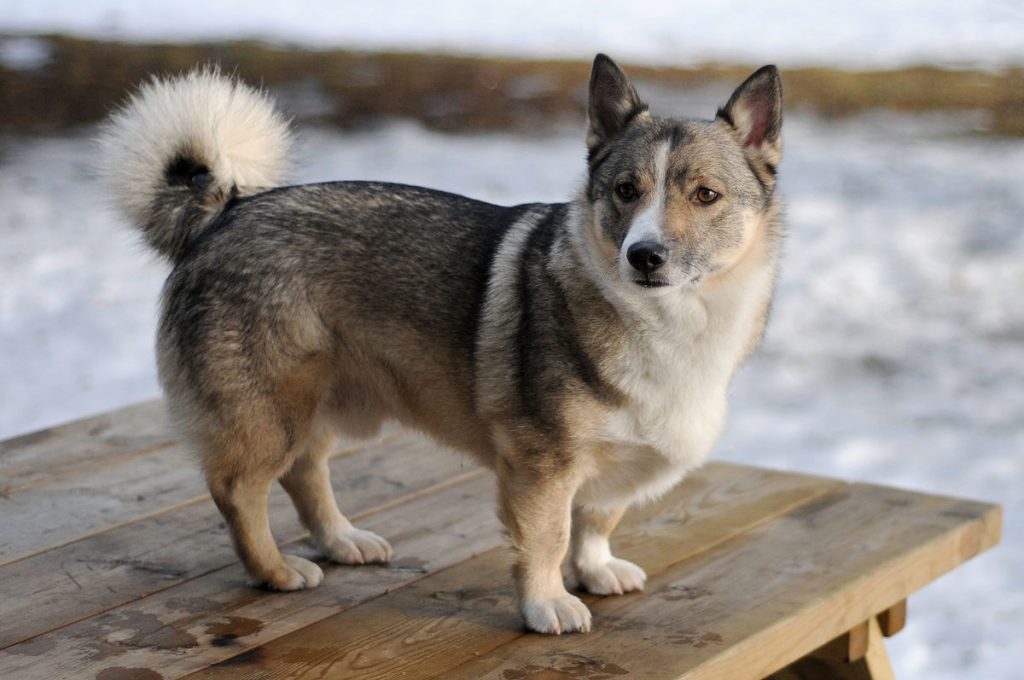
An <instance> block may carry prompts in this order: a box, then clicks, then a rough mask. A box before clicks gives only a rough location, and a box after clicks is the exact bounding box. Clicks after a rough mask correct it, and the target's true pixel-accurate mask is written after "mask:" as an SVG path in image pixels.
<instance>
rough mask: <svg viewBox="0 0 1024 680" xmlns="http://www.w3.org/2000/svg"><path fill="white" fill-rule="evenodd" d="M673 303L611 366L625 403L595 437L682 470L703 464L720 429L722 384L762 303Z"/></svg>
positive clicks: (745, 299)
mask: <svg viewBox="0 0 1024 680" xmlns="http://www.w3.org/2000/svg"><path fill="white" fill-rule="evenodd" d="M762 297H764V295H763V293H762ZM659 302H660V301H659ZM672 302H673V304H676V305H677V306H676V307H671V308H670V307H668V306H667V305H665V306H663V307H662V308H659V309H658V312H659V314H658V315H657V318H653V319H650V320H649V321H650V322H649V323H647V324H646V325H645V326H643V327H640V328H638V329H637V331H636V332H635V333H633V334H632V336H631V337H630V340H629V342H628V343H627V346H626V351H625V352H623V353H622V354H621V355H620V356H618V357H616V360H615V361H614V362H613V364H612V366H613V368H612V376H611V377H612V379H613V380H614V381H615V383H616V384H617V386H618V387H619V389H621V390H622V392H623V393H625V394H626V395H627V402H626V404H625V405H624V406H622V407H621V408H618V409H616V410H614V411H613V412H611V413H610V414H609V416H608V418H607V420H606V422H605V423H604V428H603V432H602V436H603V437H604V438H605V439H606V440H607V441H609V442H611V443H615V444H617V445H621V446H624V447H650V448H651V449H654V450H655V451H656V452H658V453H659V454H660V455H661V456H664V457H665V458H666V459H667V461H668V462H669V463H670V465H671V466H672V467H678V468H681V469H683V470H686V469H691V468H693V467H695V466H697V465H699V464H700V463H701V462H703V460H704V458H705V457H706V456H707V454H708V453H709V452H710V450H711V448H712V446H713V445H714V443H715V440H716V439H717V438H718V435H719V433H720V432H721V430H722V426H723V424H724V422H725V416H726V410H727V408H726V393H727V390H728V386H729V382H730V380H731V378H732V375H733V373H734V372H735V370H736V367H737V366H738V365H739V362H740V361H741V360H742V358H743V356H744V355H745V353H746V351H747V349H748V347H749V345H750V342H751V338H752V335H753V333H755V332H756V330H755V324H756V323H757V321H758V316H759V315H760V314H762V313H763V304H761V305H758V304H757V300H756V297H755V296H753V295H750V296H737V295H721V296H718V297H714V298H698V297H697V296H696V295H690V296H686V297H684V298H683V299H682V301H679V300H676V301H672ZM651 316H653V315H651Z"/></svg>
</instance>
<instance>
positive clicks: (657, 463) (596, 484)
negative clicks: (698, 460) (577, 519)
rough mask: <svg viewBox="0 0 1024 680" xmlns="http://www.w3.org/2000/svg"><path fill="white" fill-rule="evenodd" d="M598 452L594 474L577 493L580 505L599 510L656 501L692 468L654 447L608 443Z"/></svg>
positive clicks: (594, 461)
mask: <svg viewBox="0 0 1024 680" xmlns="http://www.w3.org/2000/svg"><path fill="white" fill-rule="evenodd" d="M598 451H599V452H598V453H597V454H596V455H595V457H594V460H593V467H592V468H591V470H590V473H591V474H590V475H589V476H588V478H587V479H586V481H585V482H584V483H583V484H582V485H581V486H580V488H579V490H578V491H577V492H576V503H577V504H578V505H583V506H585V507H588V508H593V509H596V510H612V509H614V508H619V507H622V506H629V505H635V504H638V503H645V502H647V501H652V500H655V499H657V498H658V497H660V496H661V495H662V494H664V493H665V492H667V491H668V490H669V489H671V488H672V487H673V486H675V485H676V484H678V483H679V482H680V481H681V480H682V479H683V477H684V476H685V475H686V472H687V471H688V470H689V469H690V468H689V467H687V466H686V465H683V464H681V463H680V462H679V461H677V460H672V459H670V458H668V457H666V456H665V455H663V454H662V453H661V452H660V451H658V450H656V449H654V448H652V447H650V446H643V445H629V444H608V445H605V446H602V447H599V449H598Z"/></svg>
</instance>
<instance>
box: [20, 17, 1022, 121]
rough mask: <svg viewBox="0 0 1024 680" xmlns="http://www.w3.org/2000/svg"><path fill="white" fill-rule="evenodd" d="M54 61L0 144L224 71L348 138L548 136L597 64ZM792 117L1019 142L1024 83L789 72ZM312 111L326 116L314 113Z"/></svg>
mask: <svg viewBox="0 0 1024 680" xmlns="http://www.w3.org/2000/svg"><path fill="white" fill-rule="evenodd" d="M44 39H45V40H47V41H48V42H50V44H51V45H52V47H53V57H54V58H53V59H52V60H51V61H50V62H49V63H48V64H47V65H45V66H44V67H42V68H40V69H38V70H35V71H13V70H9V69H5V68H3V67H0V93H2V95H0V132H19V133H25V132H48V131H54V130H58V129H61V128H64V127H67V126H72V125H78V124H84V123H91V122H94V121H96V120H99V119H100V118H102V117H103V116H104V115H106V114H107V113H108V112H109V111H110V110H111V108H112V107H113V106H114V105H115V104H116V103H117V102H118V101H120V100H121V98H122V97H123V96H124V94H125V92H126V91H127V90H129V89H130V88H131V87H133V86H134V85H135V84H137V83H138V82H139V81H141V80H143V79H144V78H146V77H147V76H148V75H149V74H151V73H177V72H180V71H184V70H187V69H189V68H191V67H192V66H194V65H195V64H199V63H219V64H220V65H221V66H222V67H223V68H224V69H225V70H228V71H235V72H237V73H238V74H240V75H241V76H243V77H244V78H246V79H247V80H251V81H254V82H262V83H264V84H265V85H266V86H268V87H270V88H271V89H273V90H274V91H275V93H276V94H278V95H279V96H282V97H284V98H286V99H289V100H290V101H288V102H286V106H287V108H289V110H293V111H298V117H299V118H302V119H315V120H321V121H325V122H331V123H334V124H337V125H340V126H344V127H355V126H362V125H370V124H374V123H375V122H378V121H380V120H381V119H385V118H391V117H401V118H410V119H415V120H418V121H421V122H422V123H424V124H425V125H427V126H428V127H431V128H434V129H441V130H502V129H512V130H517V131H527V130H537V129H543V128H544V127H546V126H548V125H550V124H551V123H552V122H557V121H562V120H566V119H568V118H575V119H578V118H579V117H580V116H581V115H582V111H583V107H584V103H585V92H586V90H585V86H586V81H587V77H588V71H589V64H587V63H583V62H569V61H525V60H515V59H500V58H473V57H459V56H448V55H437V54H397V53H357V52H348V51H343V50H332V51H323V52H310V51H303V50H297V49H288V48H285V47H274V46H269V45H265V44H257V43H251V42H238V43H225V44H196V45H139V44H127V43H109V42H97V41H92V40H84V39H77V38H69V37H64V36H46V37H45V38H44ZM751 70H752V66H749V65H735V66H716V65H708V66H701V67H698V68H692V69H674V68H673V69H669V68H650V67H630V68H629V71H630V73H631V74H633V75H634V76H635V77H637V78H638V79H643V80H646V81H650V82H656V83H659V84H663V85H666V86H675V87H687V86H694V85H703V84H707V83H708V82H709V81H727V82H730V83H734V82H738V81H739V80H741V79H742V78H743V77H744V76H745V75H747V74H748V73H750V71H751ZM783 77H784V81H785V85H786V99H787V105H788V106H794V105H797V106H800V107H804V108H809V109H812V110H815V111H818V112H820V113H822V114H824V115H828V116H844V115H849V114H853V113H857V112H860V111H864V110H867V109H875V108H884V109H891V110H897V111H907V112H920V111H964V110H981V111H985V112H988V114H989V115H988V119H989V122H988V128H987V130H988V131H989V132H992V133H995V134H1006V135H1024V70H1022V69H1014V70H1008V71H1004V72H1000V73H983V72H973V71H949V70H942V69H937V68H929V67H919V68H908V69H900V70H891V71H872V72H847V71H839V70H832V69H818V68H807V69H789V70H787V71H786V72H785V73H784V76H783ZM310 101H315V102H318V103H317V104H316V105H310V104H309V102H310Z"/></svg>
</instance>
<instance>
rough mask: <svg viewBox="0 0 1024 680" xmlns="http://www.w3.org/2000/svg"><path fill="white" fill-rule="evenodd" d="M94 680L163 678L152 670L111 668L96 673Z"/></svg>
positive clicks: (152, 679) (160, 679)
mask: <svg viewBox="0 0 1024 680" xmlns="http://www.w3.org/2000/svg"><path fill="white" fill-rule="evenodd" d="M96 680H164V676H162V675H160V674H159V673H157V672H156V671H154V670H153V669H152V668H126V667H124V666H113V667H111V668H104V669H103V670H101V671H100V672H99V673H97V674H96Z"/></svg>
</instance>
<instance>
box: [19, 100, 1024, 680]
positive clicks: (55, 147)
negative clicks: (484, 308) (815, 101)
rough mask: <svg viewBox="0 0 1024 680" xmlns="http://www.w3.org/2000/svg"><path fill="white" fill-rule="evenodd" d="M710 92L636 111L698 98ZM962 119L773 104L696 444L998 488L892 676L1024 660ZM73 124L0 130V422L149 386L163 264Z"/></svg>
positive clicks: (494, 161)
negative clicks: (743, 263)
mask: <svg viewBox="0 0 1024 680" xmlns="http://www.w3.org/2000/svg"><path fill="white" fill-rule="evenodd" d="M725 94H726V93H725V92H718V91H715V92H710V93H707V94H705V95H702V96H701V97H699V98H698V99H700V100H701V101H700V106H699V107H697V108H694V102H695V100H694V95H693V94H692V93H680V94H677V95H673V94H672V93H664V92H663V93H659V94H658V95H657V97H656V98H655V99H656V101H655V102H654V105H655V109H656V110H659V109H660V110H662V111H670V110H677V111H680V112H681V113H686V114H692V115H703V114H706V113H709V112H710V110H711V108H710V107H711V102H710V101H704V99H706V98H707V97H711V98H712V99H719V98H721V97H723V96H725ZM683 102H685V105H684V104H683ZM964 122H965V121H963V120H961V119H953V118H946V117H942V116H936V117H932V118H921V117H916V118H910V117H897V116H893V115H881V114H878V115H873V116H868V117H863V118H859V119H855V120H849V121H846V122H841V123H836V122H831V123H830V122H824V121H822V120H818V119H814V118H808V117H802V116H799V115H794V116H790V117H789V119H788V120H787V122H786V129H785V132H786V158H785V160H784V162H783V165H782V169H781V177H782V191H783V193H784V195H785V197H786V200H787V204H788V211H787V212H788V224H789V233H790V237H789V239H788V241H787V244H786V255H785V261H784V267H783V270H782V276H781V279H780V284H779V293H778V298H777V304H776V306H775V310H774V313H773V317H772V320H771V324H770V329H769V333H768V337H767V341H766V343H765V345H764V347H763V348H762V349H761V350H760V351H759V352H758V353H757V355H756V356H755V357H754V358H753V359H752V360H751V361H750V362H749V363H748V364H747V366H746V367H745V368H744V369H743V370H742V371H741V373H740V375H739V376H738V377H737V379H736V381H735V383H734V386H733V397H732V404H733V407H732V415H731V421H730V426H729V428H728V430H727V432H726V435H725V436H724V438H723V440H722V441H721V443H720V445H719V447H718V453H717V454H716V456H717V457H718V458H719V459H731V460H737V461H743V462H748V463H755V464H758V465H766V466H772V467H779V468H785V469H791V470H798V471H802V472H812V473H820V474H825V475H830V476H836V477H840V478H844V479H850V480H854V479H856V480H863V481H874V482H878V483H884V484H891V485H898V486H902V487H907V488H911V489H920V490H925V491H929V492H935V493H944V494H950V495H957V496H965V497H969V498H977V499H983V500H986V501H992V502H999V503H1002V504H1003V505H1004V507H1005V511H1006V526H1005V535H1004V539H1003V545H1001V546H1000V547H999V548H997V549H996V550H994V551H992V552H990V553H988V554H986V555H983V556H981V557H979V558H978V559H976V560H974V561H972V562H971V563H968V564H967V565H966V566H965V567H963V568H961V569H958V570H956V571H955V572H954V573H953V574H952V575H950V576H948V577H945V578H943V579H940V580H939V581H938V582H937V583H934V584H932V585H931V586H929V587H927V588H926V589H925V590H923V591H922V592H921V593H919V594H917V595H915V596H914V597H913V598H912V599H911V603H910V608H911V611H910V616H911V619H910V625H909V626H908V627H907V629H906V630H905V631H904V632H902V633H900V635H898V636H896V637H894V638H892V639H891V640H890V641H889V642H888V644H889V647H890V650H891V652H892V656H893V659H894V664H895V667H896V672H897V675H898V676H899V677H902V678H908V679H909V678H926V677H927V678H937V679H950V680H952V679H953V678H964V677H977V678H986V680H1001V679H1002V680H1009V679H1010V678H1012V677H1018V668H1019V667H1020V664H1021V663H1022V662H1024V654H1022V647H1021V644H1020V639H1021V637H1022V634H1024V584H1022V581H1021V579H1020V575H1019V574H1020V571H1019V565H1020V564H1024V522H1022V521H1021V517H1024V492H1022V489H1024V459H1022V457H1021V452H1022V451H1024V306H1022V305H1020V303H1019V295H1020V291H1021V290H1022V289H1024V231H1022V230H1021V227H1020V222H1019V216H1020V215H1021V214H1024V195H1022V192H1021V191H1020V176H1021V172H1022V169H1024V141H1021V140H1012V139H993V138H984V137H978V136H971V135H965V134H962V133H961V132H960V129H961V128H960V127H959V126H961V125H962V124H964ZM969 122H970V121H967V123H969ZM91 134H92V131H91V130H85V131H83V132H82V133H81V134H80V135H72V136H66V137H54V138H47V139H37V140H32V141H12V140H7V141H6V143H5V145H4V146H2V147H0V239H2V243H3V248H2V249H0V384H2V385H4V389H3V390H2V391H0V437H5V436H9V435H13V434H16V433H19V432H22V431H27V430H31V429H34V428H38V427H43V426H47V425H50V424H54V423H58V422H62V421H66V420H68V419H71V418H75V417H79V416H82V415H85V414H88V413H94V412H99V411H104V410H107V409H110V408H113V407H116V406H118V405H121V404H126V403H130V402H133V401H136V400H139V399H143V398H149V397H154V396H156V395H157V394H158V388H157V385H156V382H155V379H154V368H153V361H154V360H153V353H152V337H153V333H154V328H155V324H156V318H155V311H154V309H155V303H156V300H157V297H158V294H159V289H160V285H161V282H162V279H163V277H164V275H165V273H166V268H165V266H164V265H162V264H160V263H159V262H156V261H155V260H153V259H152V258H151V257H150V256H149V255H148V254H146V253H144V252H143V250H142V249H141V247H139V246H137V245H135V241H134V235H133V234H131V233H129V231H128V230H127V228H126V227H124V225H123V224H122V223H121V222H120V220H119V218H117V217H116V216H114V215H113V214H112V213H110V212H109V211H108V210H107V209H106V208H105V206H104V205H103V198H102V196H101V195H100V192H99V190H98V187H97V185H96V183H95V180H94V178H93V177H92V175H91V174H90V172H89V163H90V160H91V157H92V152H93V149H92V147H91V145H90V141H89V137H90V135H91ZM297 156H298V159H299V162H300V165H299V168H298V170H297V175H298V177H297V179H298V180H301V181H313V180H326V179H344V178H350V179H355V178H359V179H381V180H389V181H399V182H409V183H414V184H425V185H429V186H434V187H438V188H442V189H447V190H451V191H456V192H460V193H465V194H469V195H472V196H476V197H479V198H484V199H488V200H492V201H496V202H500V203H515V202H521V201H533V200H552V201H555V200H563V199H564V198H566V197H567V196H568V195H569V194H570V193H571V192H572V191H573V190H574V188H575V187H576V186H577V184H578V182H579V181H580V180H581V179H582V170H583V141H582V131H581V129H576V128H564V129H559V130H557V131H555V132H552V133H550V134H547V135H543V136H539V137H525V138H524V137H514V136H510V135H504V134H491V135H475V136H448V135H442V134H437V133H432V132H428V131H425V130H423V129H421V128H420V127H418V126H416V125H414V124H409V123H401V122H394V123H391V124H388V125H386V126H384V127H382V128H381V129H378V130H375V131H372V132H361V133H351V134H342V133H339V132H336V131H333V130H325V129H305V130H302V143H301V145H300V149H299V150H298V154H297Z"/></svg>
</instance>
